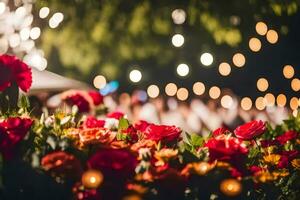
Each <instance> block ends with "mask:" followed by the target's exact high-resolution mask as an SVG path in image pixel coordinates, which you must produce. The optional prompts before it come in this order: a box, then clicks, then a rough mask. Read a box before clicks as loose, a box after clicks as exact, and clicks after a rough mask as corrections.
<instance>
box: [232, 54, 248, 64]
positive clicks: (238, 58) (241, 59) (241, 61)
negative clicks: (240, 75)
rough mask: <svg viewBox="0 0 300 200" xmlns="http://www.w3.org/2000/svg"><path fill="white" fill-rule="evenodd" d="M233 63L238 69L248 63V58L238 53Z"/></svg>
mask: <svg viewBox="0 0 300 200" xmlns="http://www.w3.org/2000/svg"><path fill="white" fill-rule="evenodd" d="M232 62H233V64H234V65H235V66H237V67H243V66H244V65H245V63H246V58H245V56H244V55H243V54H241V53H236V54H234V55H233V57H232Z"/></svg>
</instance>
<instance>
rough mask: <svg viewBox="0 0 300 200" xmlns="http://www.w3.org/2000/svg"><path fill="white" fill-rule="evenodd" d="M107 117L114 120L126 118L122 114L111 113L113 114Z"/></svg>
mask: <svg viewBox="0 0 300 200" xmlns="http://www.w3.org/2000/svg"><path fill="white" fill-rule="evenodd" d="M106 117H108V118H114V119H117V120H119V119H121V118H122V117H124V113H122V112H111V113H108V114H107V115H106Z"/></svg>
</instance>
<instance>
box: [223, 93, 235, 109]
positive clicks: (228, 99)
mask: <svg viewBox="0 0 300 200" xmlns="http://www.w3.org/2000/svg"><path fill="white" fill-rule="evenodd" d="M221 105H222V106H223V108H227V109H229V108H231V106H232V105H233V99H232V97H231V96H229V95H224V96H223V97H222V98H221Z"/></svg>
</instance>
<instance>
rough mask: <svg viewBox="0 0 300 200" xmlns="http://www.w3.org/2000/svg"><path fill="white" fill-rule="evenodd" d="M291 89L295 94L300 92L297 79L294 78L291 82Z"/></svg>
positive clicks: (299, 82)
mask: <svg viewBox="0 0 300 200" xmlns="http://www.w3.org/2000/svg"><path fill="white" fill-rule="evenodd" d="M291 88H292V90H294V91H295V92H298V91H299V90H300V80H299V79H298V78H294V79H293V80H292V82H291Z"/></svg>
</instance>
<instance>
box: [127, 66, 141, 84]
mask: <svg viewBox="0 0 300 200" xmlns="http://www.w3.org/2000/svg"><path fill="white" fill-rule="evenodd" d="M129 79H130V80H131V81H132V82H134V83H137V82H140V81H141V79H142V73H141V71H140V70H137V69H134V70H132V71H131V72H130V73H129Z"/></svg>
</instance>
